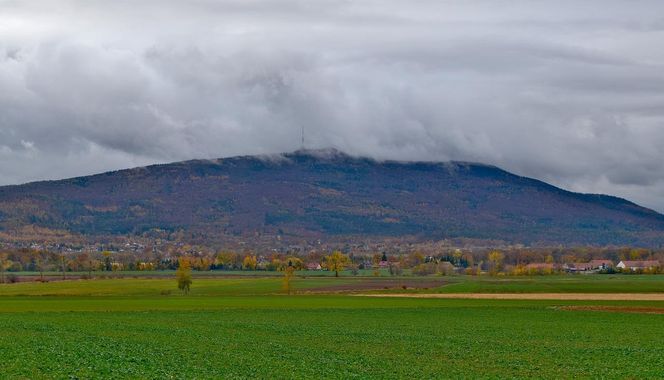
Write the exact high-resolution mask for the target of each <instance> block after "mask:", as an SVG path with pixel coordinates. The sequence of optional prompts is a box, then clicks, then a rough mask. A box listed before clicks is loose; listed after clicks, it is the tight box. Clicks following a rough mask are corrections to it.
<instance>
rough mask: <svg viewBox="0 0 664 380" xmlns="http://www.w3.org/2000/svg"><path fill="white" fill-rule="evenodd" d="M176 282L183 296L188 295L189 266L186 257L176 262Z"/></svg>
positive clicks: (189, 282)
mask: <svg viewBox="0 0 664 380" xmlns="http://www.w3.org/2000/svg"><path fill="white" fill-rule="evenodd" d="M175 277H176V279H177V281H178V289H180V290H181V291H182V292H184V293H185V294H187V293H189V289H190V288H191V283H192V281H191V264H190V263H189V260H188V259H187V258H186V257H181V258H180V260H179V262H178V270H177V271H176V272H175Z"/></svg>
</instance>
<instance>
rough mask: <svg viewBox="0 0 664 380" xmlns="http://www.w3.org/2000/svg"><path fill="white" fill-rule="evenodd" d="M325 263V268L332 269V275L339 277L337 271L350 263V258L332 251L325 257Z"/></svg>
mask: <svg viewBox="0 0 664 380" xmlns="http://www.w3.org/2000/svg"><path fill="white" fill-rule="evenodd" d="M325 263H326V264H327V269H328V270H330V271H334V276H335V277H339V271H342V270H344V268H345V267H346V266H347V265H348V264H349V263H350V259H349V258H348V256H346V255H344V254H343V253H341V252H339V251H334V252H332V254H331V255H329V256H326V257H325Z"/></svg>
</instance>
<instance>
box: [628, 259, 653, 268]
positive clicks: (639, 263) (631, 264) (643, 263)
mask: <svg viewBox="0 0 664 380" xmlns="http://www.w3.org/2000/svg"><path fill="white" fill-rule="evenodd" d="M622 263H623V264H625V266H626V267H628V268H652V267H658V266H659V261H657V260H623V261H622Z"/></svg>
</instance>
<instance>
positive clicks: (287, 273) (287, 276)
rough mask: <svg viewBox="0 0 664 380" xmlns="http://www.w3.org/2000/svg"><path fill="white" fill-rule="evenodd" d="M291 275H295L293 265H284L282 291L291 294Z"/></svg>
mask: <svg viewBox="0 0 664 380" xmlns="http://www.w3.org/2000/svg"><path fill="white" fill-rule="evenodd" d="M293 277H295V267H294V266H292V265H289V266H288V267H286V269H284V284H283V288H284V291H285V292H286V293H288V294H291V289H292V282H293Z"/></svg>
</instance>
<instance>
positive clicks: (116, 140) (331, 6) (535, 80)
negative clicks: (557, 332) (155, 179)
mask: <svg viewBox="0 0 664 380" xmlns="http://www.w3.org/2000/svg"><path fill="white" fill-rule="evenodd" d="M661 14H664V5H662V4H661V2H658V1H640V2H637V3H630V4H627V3H626V2H624V1H599V0H597V1H586V2H583V3H579V2H574V1H567V2H566V1H563V2H556V4H553V3H551V4H546V3H540V2H538V3H535V2H526V1H524V2H510V3H503V2H501V3H500V4H498V3H497V2H494V1H465V2H441V1H423V2H418V3H417V5H414V4H413V3H412V2H407V1H396V0H383V1H380V2H379V1H368V0H365V1H355V2H343V1H316V2H307V1H295V0H286V1H280V2H271V1H260V0H250V1H248V0H242V1H240V0H235V1H229V0H226V1H203V0H199V1H191V2H180V1H159V2H156V1H143V2H140V3H136V2H129V1H113V2H108V1H101V0H100V1H73V0H69V1H67V0H57V1H52V2H47V3H45V2H38V1H21V2H15V1H5V2H0V34H1V35H2V36H3V38H2V39H1V40H0V184H11V183H21V182H26V181H32V180H39V179H53V178H63V177H69V176H74V175H84V174H91V173H95V172H99V171H104V170H111V169H118V168H124V167H130V166H137V165H144V164H148V163H155V162H168V161H175V160H182V159H189V158H215V157H223V156H230V155H237V154H271V153H277V152H283V151H292V150H294V149H297V148H298V147H299V144H300V141H299V137H300V128H301V127H303V126H304V127H305V130H306V137H307V145H308V146H310V147H316V148H322V147H329V146H332V147H336V148H338V149H341V150H345V151H348V152H349V153H352V154H358V155H369V156H372V157H375V158H379V159H384V158H389V159H400V160H405V159H413V160H450V159H453V160H466V161H480V162H484V163H490V164H494V165H497V166H501V167H503V168H505V169H507V170H511V171H514V172H516V173H518V174H522V175H527V176H532V177H536V178H539V179H542V180H545V181H549V182H552V183H553V184H556V185H560V186H563V187H566V188H569V189H573V190H576V191H583V192H602V193H609V194H615V195H619V196H624V197H627V198H628V199H630V200H633V201H636V202H639V203H642V204H644V205H647V206H649V207H652V208H655V209H657V210H659V211H664V201H663V200H664V165H663V164H662V157H664V107H662V106H661V105H662V104H664V70H662V69H663V68H664V49H659V48H657V47H658V46H660V45H661V42H660V41H662V40H664V19H662V18H661V17H660V16H659V15H661Z"/></svg>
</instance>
